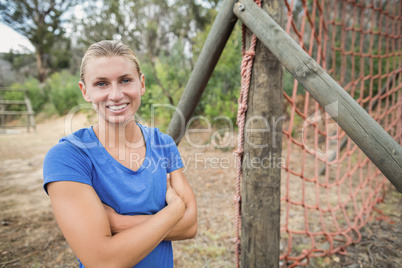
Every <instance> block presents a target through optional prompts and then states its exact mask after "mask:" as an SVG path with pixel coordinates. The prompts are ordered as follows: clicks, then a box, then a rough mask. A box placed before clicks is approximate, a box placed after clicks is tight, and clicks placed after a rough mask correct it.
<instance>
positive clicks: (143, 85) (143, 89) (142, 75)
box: [140, 73, 145, 96]
mask: <svg viewBox="0 0 402 268" xmlns="http://www.w3.org/2000/svg"><path fill="white" fill-rule="evenodd" d="M140 79H141V90H140V93H141V96H142V95H144V93H145V75H144V74H143V73H141V74H140Z"/></svg>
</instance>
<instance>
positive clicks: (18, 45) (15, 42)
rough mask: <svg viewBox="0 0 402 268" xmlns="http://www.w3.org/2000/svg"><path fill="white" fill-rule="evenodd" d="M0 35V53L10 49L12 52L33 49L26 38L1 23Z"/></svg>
mask: <svg viewBox="0 0 402 268" xmlns="http://www.w3.org/2000/svg"><path fill="white" fill-rule="evenodd" d="M0 36H1V38H0V40H1V41H0V53H4V52H10V49H13V51H14V52H23V51H26V49H28V50H30V51H32V52H33V51H35V49H34V47H33V46H32V45H31V43H30V42H29V41H28V39H27V38H25V37H24V36H22V35H20V34H19V33H17V32H16V31H14V30H13V29H11V28H10V27H8V26H7V25H5V24H3V23H0Z"/></svg>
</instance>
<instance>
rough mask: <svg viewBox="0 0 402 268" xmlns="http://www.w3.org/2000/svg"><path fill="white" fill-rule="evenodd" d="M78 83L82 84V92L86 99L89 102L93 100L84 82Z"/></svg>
mask: <svg viewBox="0 0 402 268" xmlns="http://www.w3.org/2000/svg"><path fill="white" fill-rule="evenodd" d="M78 85H79V86H80V89H81V93H82V96H83V97H84V100H85V101H87V102H92V100H91V98H90V97H89V94H88V91H87V89H86V88H85V84H84V82H82V81H80V82H79V83H78Z"/></svg>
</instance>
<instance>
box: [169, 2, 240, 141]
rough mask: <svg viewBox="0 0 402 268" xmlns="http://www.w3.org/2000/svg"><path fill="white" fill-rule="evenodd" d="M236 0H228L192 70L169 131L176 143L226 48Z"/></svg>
mask: <svg viewBox="0 0 402 268" xmlns="http://www.w3.org/2000/svg"><path fill="white" fill-rule="evenodd" d="M235 3H236V0H226V1H225V2H224V3H223V4H222V6H221V8H220V11H219V13H218V15H217V16H216V18H215V21H214V23H213V24H212V28H211V30H210V32H209V34H208V37H207V40H206V41H205V44H204V46H203V48H202V50H201V53H200V56H199V57H198V60H197V62H196V64H195V66H194V69H193V71H192V72H191V75H190V78H189V80H188V82H187V84H186V88H185V89H184V92H183V94H182V96H181V98H180V101H179V103H178V104H177V107H176V108H175V113H174V114H173V117H172V120H171V121H170V123H169V126H168V129H167V134H169V135H170V136H171V137H172V138H173V139H174V141H175V142H176V144H178V143H179V142H180V140H181V138H182V137H183V135H184V132H185V129H186V125H187V123H188V121H189V120H190V118H191V115H192V114H193V112H194V110H195V108H196V107H197V105H198V103H199V101H200V99H201V96H202V93H203V92H204V90H205V88H206V86H207V84H208V81H209V78H210V77H211V75H212V73H213V71H214V69H215V66H216V64H217V63H218V60H219V58H220V56H221V54H222V51H223V49H224V48H225V45H226V43H227V41H228V39H229V37H230V34H231V33H232V31H233V28H234V26H235V24H236V22H237V17H236V16H235V15H234V14H233V6H234V4H235Z"/></svg>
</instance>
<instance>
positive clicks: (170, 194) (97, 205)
mask: <svg viewBox="0 0 402 268" xmlns="http://www.w3.org/2000/svg"><path fill="white" fill-rule="evenodd" d="M172 186H174V187H176V188H177V190H176V189H175V188H174V187H172ZM189 187H190V186H189V185H188V183H187V181H186V180H185V177H184V175H183V174H182V173H181V171H180V170H178V171H175V172H172V174H171V185H170V183H168V185H167V191H166V202H167V206H166V207H165V208H163V209H162V210H160V211H159V212H158V213H156V214H155V215H152V216H149V217H147V218H146V219H145V220H143V221H142V222H137V223H135V224H132V225H131V222H130V221H126V219H125V220H124V223H125V224H127V226H125V228H122V229H121V230H120V231H119V232H117V233H116V234H112V231H111V226H110V224H109V220H108V216H107V215H108V214H110V213H106V211H105V208H104V206H103V205H102V202H101V201H100V199H99V197H98V195H97V194H96V192H95V191H94V189H93V188H92V187H91V186H89V185H86V184H82V183H77V182H70V181H59V182H52V183H49V184H48V186H47V190H48V193H49V196H50V199H51V202H52V206H53V211H54V214H55V217H56V220H57V222H58V224H59V226H60V229H61V231H62V233H63V235H64V237H65V238H66V240H67V242H68V243H69V245H70V246H71V248H72V249H73V251H74V252H75V254H76V255H77V257H78V258H79V259H80V261H81V262H82V263H83V264H84V266H85V267H88V268H90V267H132V266H134V265H135V264H137V263H138V262H140V261H141V260H142V259H143V258H144V257H145V256H147V255H148V254H149V253H150V252H151V251H152V250H153V249H154V248H155V247H156V246H157V245H158V244H159V243H160V242H161V241H162V240H164V239H181V237H187V238H189V237H191V236H194V234H195V232H196V229H197V219H196V217H197V216H196V213H197V212H196V205H195V198H194V199H192V198H191V196H193V197H194V195H193V193H192V191H191V188H190V190H189ZM183 191H184V192H183ZM188 191H190V194H189V193H188ZM126 217H128V218H131V217H130V216H125V218H126ZM132 218H134V217H132ZM117 221H119V220H117ZM129 225H131V226H129ZM112 228H113V227H112ZM120 228H121V227H120ZM189 230H190V231H189ZM183 233H185V234H187V235H186V236H183V235H182V234H183ZM190 233H191V235H188V234H190Z"/></svg>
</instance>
